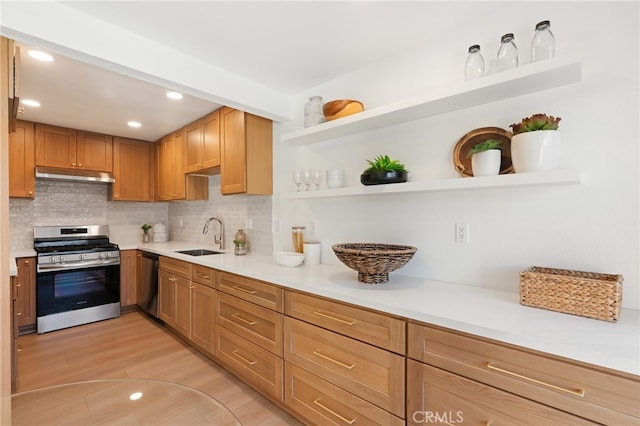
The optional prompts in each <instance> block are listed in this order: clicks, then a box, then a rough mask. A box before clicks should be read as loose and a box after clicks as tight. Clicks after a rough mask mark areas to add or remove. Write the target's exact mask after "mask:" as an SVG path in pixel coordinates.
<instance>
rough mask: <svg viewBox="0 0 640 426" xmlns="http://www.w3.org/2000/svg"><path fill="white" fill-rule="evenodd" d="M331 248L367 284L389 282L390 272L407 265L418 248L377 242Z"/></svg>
mask: <svg viewBox="0 0 640 426" xmlns="http://www.w3.org/2000/svg"><path fill="white" fill-rule="evenodd" d="M331 248H332V249H333V252H334V253H335V254H336V256H337V257H338V259H340V261H341V262H342V263H344V264H345V265H347V266H348V267H349V268H351V269H353V270H354V271H357V272H358V281H360V282H363V283H365V284H382V283H386V282H388V281H389V272H393V271H395V270H396V269H400V268H402V267H403V266H404V265H406V264H407V262H408V261H410V260H411V258H412V257H413V254H414V253H415V252H416V251H417V250H418V249H417V248H415V247H411V246H402V245H395V244H377V243H342V244H334V245H333V246H332V247H331Z"/></svg>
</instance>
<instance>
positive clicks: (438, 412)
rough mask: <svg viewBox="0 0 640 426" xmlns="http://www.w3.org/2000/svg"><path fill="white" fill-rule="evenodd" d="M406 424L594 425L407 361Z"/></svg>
mask: <svg viewBox="0 0 640 426" xmlns="http://www.w3.org/2000/svg"><path fill="white" fill-rule="evenodd" d="M407 424H409V425H414V426H419V425H424V424H440V425H447V424H462V425H492V426H500V425H505V426H511V425H519V426H527V425H530V426H539V425H557V426H561V425H565V426H577V425H596V424H598V423H593V422H591V421H588V420H585V419H582V418H580V417H578V416H575V415H572V414H568V413H565V412H563V411H560V410H557V409H555V408H551V407H549V406H546V405H543V404H539V403H537V402H533V401H531V400H529V399H525V398H521V397H519V396H516V395H513V394H511V393H508V392H505V391H502V390H499V389H496V388H493V387H491V386H487V385H485V384H482V383H479V382H476V381H473V380H470V379H467V378H464V377H462V376H459V375H457V374H454V373H450V372H448V371H445V370H440V369H439V368H436V367H432V366H429V365H426V364H422V363H420V362H417V361H414V360H411V359H410V360H408V361H407Z"/></svg>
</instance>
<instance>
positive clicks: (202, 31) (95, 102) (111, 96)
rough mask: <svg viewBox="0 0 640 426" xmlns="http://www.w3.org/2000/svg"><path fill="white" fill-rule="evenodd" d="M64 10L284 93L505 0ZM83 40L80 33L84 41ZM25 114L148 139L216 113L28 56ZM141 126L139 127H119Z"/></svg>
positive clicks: (193, 101)
mask: <svg viewBox="0 0 640 426" xmlns="http://www.w3.org/2000/svg"><path fill="white" fill-rule="evenodd" d="M63 3H64V4H65V5H67V6H68V7H71V8H73V9H76V10H78V11H81V12H83V13H86V14H88V15H91V16H92V17H94V18H97V19H101V20H104V21H107V22H110V23H111V24H113V25H116V26H118V27H121V28H123V29H126V30H128V31H131V32H133V33H136V34H138V35H139V36H142V37H145V38H148V39H151V40H154V41H156V42H158V43H160V44H163V45H166V46H168V47H171V48H174V49H178V50H180V51H182V52H184V53H186V54H188V55H191V56H193V57H197V58H198V59H200V60H202V61H204V62H207V63H210V64H213V65H215V66H217V67H219V68H222V69H224V70H226V71H228V72H231V73H233V74H235V75H239V76H242V77H244V78H247V79H249V80H252V81H254V82H256V83H258V84H260V85H263V86H266V87H269V88H271V89H273V90H275V91H277V92H280V93H282V94H285V95H287V96H293V95H295V94H297V93H300V92H302V91H305V90H308V89H311V88H313V87H315V86H317V85H319V84H321V83H324V82H327V81H329V80H332V79H334V78H336V77H339V76H341V75H343V74H346V73H348V72H351V71H353V70H356V69H358V68H361V67H363V66H366V65H368V64H370V63H372V62H375V61H379V60H381V59H383V58H385V57H387V56H390V55H394V54H397V53H398V52H401V51H404V50H413V49H415V48H417V47H424V46H428V44H430V43H437V42H438V40H439V39H440V38H441V37H442V36H443V34H446V33H447V32H450V31H451V29H453V28H460V27H462V26H463V25H464V23H465V22H466V20H468V19H478V17H479V16H482V15H485V14H487V13H491V10H493V9H494V8H496V7H502V6H504V3H502V4H501V2H448V1H443V2H433V1H415V2H408V1H333V2H328V1H283V2H272V1H253V2H248V1H226V2H222V1H195V2H191V1H188V2H187V1H180V2H177V1H136V2H134V1H125V2H115V1H69V2H63ZM79 36H80V35H79ZM22 58H23V63H22V81H21V86H22V87H21V97H22V98H35V99H38V100H39V101H40V102H41V103H42V107H40V108H39V109H30V108H27V107H25V113H24V114H23V115H21V116H20V117H19V118H23V119H25V120H32V121H38V122H45V123H50V124H58V125H63V126H68V127H75V128H83V129H87V130H93V131H98V132H103V133H110V134H115V135H120V136H127V137H134V138H139V139H145V140H156V139H158V138H159V137H161V136H163V135H165V134H167V133H169V132H171V131H172V130H175V129H177V128H180V127H181V126H182V125H184V124H186V123H188V122H190V121H192V120H194V119H196V118H198V117H200V116H202V115H204V114H206V113H207V112H209V111H212V110H214V109H216V108H217V107H218V106H219V105H216V104H213V103H211V102H208V101H204V100H201V99H197V98H194V97H186V98H185V99H184V100H182V101H180V102H175V101H169V100H168V99H166V97H165V90H163V89H162V88H159V87H157V86H154V85H152V84H149V83H145V82H142V81H140V80H136V79H133V78H131V77H127V76H124V75H121V74H116V73H114V72H112V71H106V70H102V69H100V68H97V67H95V66H92V65H87V64H84V63H81V62H78V61H74V60H71V59H68V58H62V57H57V58H56V61H54V62H53V63H48V64H43V63H36V62H35V61H33V60H31V59H30V58H27V57H26V56H25V55H24V54H23V55H22ZM128 120H137V121H140V122H142V123H143V127H142V128H140V129H137V130H131V129H127V128H126V126H124V127H123V123H126V121H128Z"/></svg>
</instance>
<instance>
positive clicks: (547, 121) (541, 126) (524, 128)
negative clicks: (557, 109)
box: [509, 113, 561, 135]
mask: <svg viewBox="0 0 640 426" xmlns="http://www.w3.org/2000/svg"><path fill="white" fill-rule="evenodd" d="M560 120H561V118H560V117H557V118H556V117H554V116H553V115H547V114H543V113H538V114H533V115H532V116H531V117H525V118H523V119H522V121H521V122H520V123H514V124H511V125H509V127H511V130H512V131H513V134H514V135H517V134H518V133H525V132H535V131H536V130H558V123H559V122H560Z"/></svg>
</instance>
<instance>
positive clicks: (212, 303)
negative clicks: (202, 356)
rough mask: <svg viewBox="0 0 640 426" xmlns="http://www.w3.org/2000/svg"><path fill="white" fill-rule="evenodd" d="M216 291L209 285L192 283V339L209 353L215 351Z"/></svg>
mask: <svg viewBox="0 0 640 426" xmlns="http://www.w3.org/2000/svg"><path fill="white" fill-rule="evenodd" d="M215 311H216V291H215V290H214V289H212V288H209V287H207V286H204V285H201V284H197V283H194V282H192V283H191V341H192V342H193V343H195V344H196V345H198V346H200V347H201V348H202V349H204V350H205V351H206V352H207V353H209V354H211V355H213V354H214V353H215V341H214V338H215V336H214V323H215V317H216V314H215Z"/></svg>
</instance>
